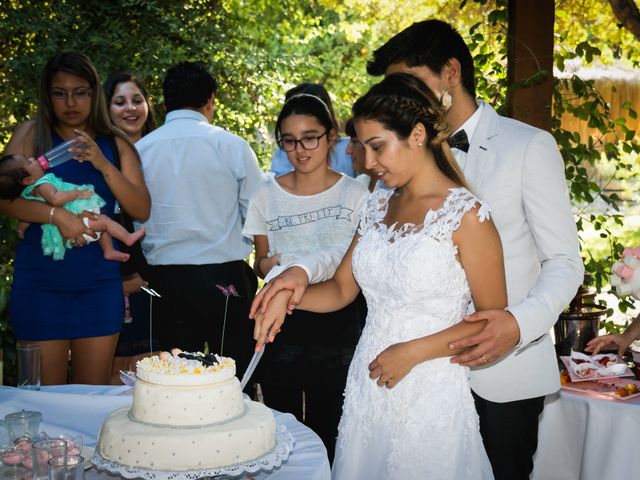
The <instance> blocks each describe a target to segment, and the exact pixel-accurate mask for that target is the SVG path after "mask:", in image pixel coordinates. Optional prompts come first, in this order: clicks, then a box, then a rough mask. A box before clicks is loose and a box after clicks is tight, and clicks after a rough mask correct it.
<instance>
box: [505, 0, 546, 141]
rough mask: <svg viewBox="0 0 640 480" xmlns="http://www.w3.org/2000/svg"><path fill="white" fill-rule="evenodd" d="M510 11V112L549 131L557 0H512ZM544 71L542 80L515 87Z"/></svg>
mask: <svg viewBox="0 0 640 480" xmlns="http://www.w3.org/2000/svg"><path fill="white" fill-rule="evenodd" d="M507 13H508V38H509V39H508V44H507V61H508V66H507V80H508V82H509V85H510V87H509V96H508V101H507V110H508V114H509V116H510V117H512V118H515V119H517V120H521V121H523V122H526V123H528V124H530V125H533V126H536V127H538V128H542V129H544V130H547V131H548V130H550V129H551V101H552V92H553V40H554V30H553V27H554V21H555V8H554V1H553V0H509V1H508V4H507ZM540 71H545V72H547V73H548V75H547V77H546V78H545V79H544V80H543V81H542V82H535V83H532V84H531V85H528V86H527V87H519V86H518V87H516V88H514V86H516V85H518V84H519V83H520V82H522V81H523V80H525V79H528V78H530V77H531V76H532V75H534V74H536V73H537V72H540Z"/></svg>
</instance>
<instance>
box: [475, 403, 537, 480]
mask: <svg viewBox="0 0 640 480" xmlns="http://www.w3.org/2000/svg"><path fill="white" fill-rule="evenodd" d="M472 393H473V399H474V400H475V404H476V410H477V412H478V416H479V417H480V434H481V435H482V441H483V443H484V448H485V450H486V451H487V455H488V456H489V461H490V462H491V467H492V468H493V475H494V476H495V478H496V480H526V479H528V478H529V474H530V473H531V471H532V470H533V454H534V453H536V448H538V418H539V417H540V414H541V413H542V409H543V408H544V397H536V398H528V399H525V400H517V401H514V402H506V403H496V402H491V401H489V400H485V399H484V398H482V397H480V396H478V395H476V393H475V392H472Z"/></svg>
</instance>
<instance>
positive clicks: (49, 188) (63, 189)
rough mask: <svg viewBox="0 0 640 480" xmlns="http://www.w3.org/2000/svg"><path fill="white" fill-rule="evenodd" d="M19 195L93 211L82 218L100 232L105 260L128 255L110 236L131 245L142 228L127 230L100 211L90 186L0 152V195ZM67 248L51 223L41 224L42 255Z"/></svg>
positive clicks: (100, 202)
mask: <svg viewBox="0 0 640 480" xmlns="http://www.w3.org/2000/svg"><path fill="white" fill-rule="evenodd" d="M19 196H22V197H23V198H26V199H27V200H38V201H40V202H45V203H47V204H49V205H51V206H52V207H63V208H64V209H65V210H69V211H70V212H71V213H75V214H78V213H82V212H83V211H85V210H86V211H90V212H93V213H95V214H96V218H88V217H83V219H82V220H83V221H84V223H85V225H86V226H88V227H90V228H92V229H93V230H95V231H96V232H101V233H102V234H100V233H98V236H99V242H100V247H101V248H102V251H103V252H104V258H106V259H107V260H115V261H118V262H126V261H127V260H128V259H129V255H128V254H126V253H122V252H119V251H118V250H116V249H115V248H113V241H112V239H111V237H115V238H117V239H118V240H120V241H121V242H123V243H125V244H126V245H128V246H131V245H133V244H134V243H135V242H137V241H138V240H139V239H140V237H142V235H144V229H143V228H142V229H140V230H139V231H137V232H135V233H129V232H128V231H127V230H126V229H125V228H124V227H123V226H122V225H120V224H119V223H117V222H115V221H114V220H112V219H111V218H109V217H108V216H106V215H103V214H101V213H100V207H102V206H104V205H105V201H104V200H103V199H102V198H101V197H100V196H99V195H97V194H95V193H94V192H93V187H92V186H91V185H74V184H72V183H67V182H64V181H62V180H61V179H60V178H58V177H56V176H55V175H54V174H53V173H45V172H44V170H43V168H42V166H41V165H40V163H39V162H38V161H37V160H36V159H34V158H27V157H25V156H24V155H20V154H17V153H16V154H9V155H3V156H2V158H0V198H2V199H5V200H13V199H15V198H18V197H19ZM28 226H29V224H28V223H26V222H20V224H19V226H18V232H22V233H23V234H24V231H25V230H26V228H27V227H28ZM85 239H86V240H87V242H92V241H94V240H96V239H95V238H92V237H90V236H89V235H85ZM67 248H72V245H71V243H70V242H69V241H67V242H66V243H65V242H63V240H62V235H60V232H59V231H58V228H57V227H56V226H55V225H53V224H43V225H42V250H43V252H44V254H45V255H52V256H53V259H54V260H62V259H63V258H64V254H65V249H67Z"/></svg>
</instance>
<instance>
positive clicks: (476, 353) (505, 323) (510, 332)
mask: <svg viewBox="0 0 640 480" xmlns="http://www.w3.org/2000/svg"><path fill="white" fill-rule="evenodd" d="M482 320H486V322H487V323H486V325H485V327H484V329H482V331H481V332H480V333H477V334H475V335H471V336H469V337H465V338H461V339H458V340H454V341H453V342H451V343H450V344H449V348H450V349H451V350H457V349H460V348H466V350H465V351H464V352H463V353H461V354H459V355H456V356H455V357H452V358H451V362H452V363H459V364H460V365H464V366H466V367H477V366H482V365H485V364H488V363H491V362H493V361H495V360H497V359H499V358H501V357H502V356H504V355H506V354H507V353H508V352H510V351H511V350H512V349H513V347H515V346H516V345H517V344H518V341H519V340H520V327H519V326H518V322H517V321H516V319H515V317H514V316H513V315H512V314H511V312H509V311H507V310H481V311H479V312H475V313H472V314H471V315H468V316H466V317H465V318H464V321H465V322H479V321H482Z"/></svg>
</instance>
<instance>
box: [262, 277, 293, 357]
mask: <svg viewBox="0 0 640 480" xmlns="http://www.w3.org/2000/svg"><path fill="white" fill-rule="evenodd" d="M292 294H293V292H292V291H291V290H281V291H280V292H278V293H277V294H276V295H275V296H274V297H273V299H272V300H271V302H270V303H269V308H267V311H266V312H264V313H262V312H258V313H256V314H255V316H254V320H255V325H254V327H253V339H254V340H255V341H256V348H255V351H256V352H259V351H260V350H262V347H263V346H264V345H265V344H266V343H267V342H273V341H274V340H275V338H276V335H277V334H278V333H280V328H281V327H282V324H283V323H284V318H285V316H286V315H287V306H288V305H289V300H290V299H291V295H292Z"/></svg>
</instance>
